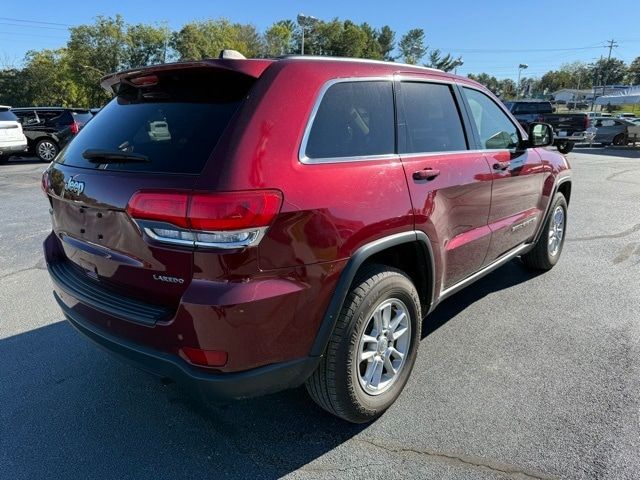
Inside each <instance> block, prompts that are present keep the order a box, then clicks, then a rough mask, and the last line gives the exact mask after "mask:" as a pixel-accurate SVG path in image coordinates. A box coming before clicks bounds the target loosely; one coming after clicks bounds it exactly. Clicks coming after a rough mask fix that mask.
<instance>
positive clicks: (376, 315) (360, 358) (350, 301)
mask: <svg viewBox="0 0 640 480" xmlns="http://www.w3.org/2000/svg"><path fill="white" fill-rule="evenodd" d="M421 327H422V312H421V310H420V299H419V297H418V293H417V292H416V289H415V287H414V285H413V283H412V282H411V280H410V279H409V278H408V277H407V276H406V274H404V273H403V272H401V271H400V270H396V269H393V268H390V267H386V266H382V265H372V266H369V267H367V268H366V270H364V271H363V272H362V273H361V274H360V275H358V276H357V278H356V280H355V281H354V284H353V286H352V288H351V291H350V292H349V294H348V295H347V298H346V300H345V303H344V305H343V307H342V310H341V312H340V315H339V316H338V319H337V322H336V327H335V330H334V332H333V334H332V335H331V338H330V339H329V344H328V346H327V350H326V352H325V355H324V357H323V358H322V360H321V362H320V364H319V366H318V368H317V369H316V371H315V372H314V373H313V374H312V375H311V377H310V378H309V379H308V380H307V382H306V387H307V391H308V392H309V395H310V396H311V398H312V399H313V400H314V401H315V402H316V403H317V404H318V405H319V406H320V407H322V408H323V409H325V410H326V411H328V412H329V413H332V414H334V415H336V416H338V417H340V418H342V419H344V420H347V421H349V422H353V423H365V422H369V421H371V420H373V419H375V418H377V417H379V416H380V415H381V414H382V413H383V412H384V411H385V410H386V409H387V408H389V406H391V404H392V403H393V402H394V401H395V400H396V399H397V398H398V396H399V395H400V392H402V389H403V388H404V386H405V384H406V383H407V380H408V379H409V375H410V373H411V370H412V368H413V365H414V363H415V360H416V356H417V353H418V346H419V344H420V338H421Z"/></svg>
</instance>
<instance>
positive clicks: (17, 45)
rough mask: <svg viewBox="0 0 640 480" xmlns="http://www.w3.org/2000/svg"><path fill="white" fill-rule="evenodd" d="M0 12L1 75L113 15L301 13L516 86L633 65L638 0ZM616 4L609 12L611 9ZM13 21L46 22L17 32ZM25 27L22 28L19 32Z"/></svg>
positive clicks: (198, 0)
mask: <svg viewBox="0 0 640 480" xmlns="http://www.w3.org/2000/svg"><path fill="white" fill-rule="evenodd" d="M4 3H5V4H4V5H3V7H2V9H1V10H0V67H1V66H3V65H6V64H12V63H13V64H20V62H21V60H22V58H23V57H24V54H25V53H26V52H27V51H28V50H30V49H42V48H57V47H61V46H63V45H64V44H65V42H66V39H67V33H66V31H65V26H66V25H77V24H80V23H90V22H91V21H92V19H93V18H94V17H95V16H96V15H100V14H101V15H115V14H116V13H120V14H122V15H123V16H124V18H125V20H126V21H127V22H130V23H138V22H149V23H154V22H167V23H168V24H169V26H170V27H172V28H174V29H177V28H179V27H180V26H181V25H182V24H183V23H185V22H189V21H191V20H198V19H206V18H218V17H227V18H229V19H230V20H233V21H237V22H243V23H253V24H254V25H256V26H257V27H258V28H259V29H260V30H264V29H265V28H266V27H268V26H269V25H270V24H271V23H272V22H274V21H276V20H279V19H283V18H295V16H296V14H297V13H299V12H304V13H306V14H309V15H314V16H316V17H318V18H321V19H331V18H333V17H339V18H341V19H347V18H349V19H351V20H354V21H355V22H357V23H360V22H365V21H366V22H368V23H370V24H371V25H373V26H376V27H380V26H382V25H385V24H388V25H389V26H391V28H393V29H394V30H395V31H396V32H397V37H398V38H399V37H400V35H402V34H403V33H404V32H406V31H407V30H409V29H411V28H414V27H420V28H422V29H424V31H425V32H426V37H427V44H428V45H429V46H430V47H433V48H440V49H441V50H443V51H444V52H451V53H453V54H455V55H461V56H462V57H463V59H464V65H463V66H462V67H461V68H459V69H458V73H459V74H467V73H470V72H473V73H479V72H487V73H490V74H492V75H495V76H496V77H498V78H515V77H516V76H517V66H518V64H519V63H526V64H528V65H529V69H528V71H527V72H526V74H527V75H531V76H540V75H542V74H543V73H545V72H546V71H547V70H549V69H553V68H557V67H558V66H560V65H561V64H562V63H566V62H572V61H576V60H581V61H585V62H592V61H594V60H597V59H598V58H599V57H600V55H606V54H607V50H606V49H605V48H604V47H603V46H604V45H605V43H606V41H607V40H609V39H611V38H613V39H615V40H616V41H617V42H618V44H619V47H618V48H616V49H615V50H614V53H613V54H614V56H616V57H618V58H622V59H623V60H625V61H626V62H630V61H631V60H633V59H634V58H635V57H637V56H640V16H639V14H640V0H617V1H616V2H614V3H613V4H610V6H607V4H606V3H605V2H602V1H600V0H598V1H593V0H591V1H588V0H583V1H572V0H571V1H549V0H535V1H531V2H521V1H510V2H507V1H490V0H485V1H481V0H475V1H470V0H458V1H451V0H449V1H444V2H427V1H424V0H399V1H398V0H396V1H395V2H377V3H374V2H373V1H371V0H369V1H360V0H358V1H355V0H351V1H344V0H341V1H338V0H323V1H307V2H294V1H282V0H231V1H225V2H223V1H205V0H182V1H180V2H176V1H175V0H154V1H148V0H133V1H128V2H114V1H109V2H106V1H97V0H95V1H70V2H48V1H47V2H45V1H44V0H42V1H35V0H32V1H18V0H8V1H6V2H4ZM614 5H615V6H614ZM20 20H30V21H39V22H51V23H57V24H60V25H52V24H47V23H40V24H35V23H29V24H27V23H25V22H21V21H20ZM27 25H28V26H27Z"/></svg>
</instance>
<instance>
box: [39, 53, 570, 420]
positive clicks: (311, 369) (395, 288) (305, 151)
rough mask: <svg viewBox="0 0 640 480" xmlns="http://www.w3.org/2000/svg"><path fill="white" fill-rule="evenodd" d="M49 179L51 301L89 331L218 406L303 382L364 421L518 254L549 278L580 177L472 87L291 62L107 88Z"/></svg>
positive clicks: (200, 70)
mask: <svg viewBox="0 0 640 480" xmlns="http://www.w3.org/2000/svg"><path fill="white" fill-rule="evenodd" d="M102 86H103V87H104V88H105V89H107V90H108V91H110V92H111V93H112V94H113V96H114V98H113V100H112V101H111V102H110V103H109V104H108V105H107V106H105V107H104V109H103V110H102V111H101V112H100V114H99V115H97V116H96V117H95V118H94V119H93V120H92V121H91V122H89V123H88V124H87V126H86V127H85V128H84V129H83V130H82V131H81V132H80V133H79V134H78V135H77V137H76V138H75V139H74V140H73V141H72V142H71V143H70V144H69V145H67V146H66V147H65V148H64V149H63V150H62V151H61V152H60V154H59V155H58V157H57V158H56V159H55V161H54V162H53V163H51V165H50V166H49V167H48V169H47V170H46V171H45V172H44V176H43V180H42V187H43V189H44V191H45V193H46V195H47V197H48V200H49V202H50V203H51V209H50V211H51V219H52V223H53V231H52V233H51V234H50V235H49V236H48V238H47V239H46V241H45V244H44V250H45V255H46V260H47V266H48V269H49V272H50V274H51V278H52V280H53V283H54V285H55V292H54V296H55V299H56V300H57V302H58V303H59V305H60V307H61V308H62V311H63V312H64V315H65V316H66V317H67V318H68V320H69V321H70V322H71V324H72V325H73V326H74V327H76V328H77V329H78V330H79V331H80V332H81V333H83V334H84V335H86V336H87V337H89V338H90V339H92V340H94V341H95V342H96V343H98V344H99V345H101V346H102V347H104V348H106V349H107V350H109V351H111V352H112V353H114V354H117V355H118V356H120V357H123V358H125V359H126V360H128V361H130V362H132V363H134V364H136V365H138V366H140V367H142V368H143V369H145V370H148V371H150V372H152V373H155V374H157V375H160V376H162V377H167V378H171V379H174V380H176V381H181V382H186V383H189V384H191V385H192V386H194V387H195V389H196V390H197V391H201V392H205V393H206V394H207V395H209V396H211V397H223V398H244V397H250V396H255V395H262V394H266V393H271V392H275V391H278V390H283V389H286V388H291V387H296V386H299V385H301V384H303V383H306V387H307V390H308V392H309V394H310V395H311V397H312V398H313V399H314V400H315V401H316V402H317V403H318V404H319V405H320V406H321V407H322V408H324V409H326V410H328V411H329V412H331V413H333V414H335V415H338V416H340V417H342V418H344V419H346V420H349V421H352V422H365V421H369V420H371V419H373V418H375V417H376V416H378V415H380V414H381V413H382V412H383V411H384V410H385V409H386V408H387V407H389V406H390V405H391V403H393V401H394V400H395V399H396V398H397V397H398V395H399V394H400V392H401V391H402V389H403V387H404V385H405V384H406V382H407V379H408V377H409V374H410V372H411V369H412V367H413V364H414V362H415V359H416V354H417V351H418V346H419V343H420V339H421V324H422V321H423V318H425V317H426V316H427V315H428V313H429V312H431V311H432V310H433V309H434V308H435V307H436V305H437V304H438V303H439V302H440V301H442V300H443V299H444V298H446V297H448V296H450V295H452V294H453V293H455V292H456V291H458V290H460V289H461V288H463V287H465V286H467V285H469V284H470V283H472V282H473V281H475V280H477V279H479V278H480V277H482V276H483V275H485V274H486V273H488V272H490V271H492V270H493V269H495V268H497V267H499V266H501V265H503V264H504V263H505V262H508V261H510V260H511V259H513V258H515V257H518V256H519V257H520V258H521V260H522V262H523V263H524V264H525V265H527V266H529V267H532V268H535V269H542V270H546V269H550V268H551V267H553V265H554V264H555V263H556V262H557V261H558V258H559V256H560V252H561V250H562V246H563V241H564V238H565V235H564V233H565V225H566V218H567V204H568V202H569V197H570V193H571V179H570V169H569V166H568V164H567V161H566V160H565V158H564V157H563V156H562V155H560V154H558V153H555V152H552V151H548V150H546V149H543V148H541V147H544V146H547V145H550V144H551V143H552V142H553V134H552V132H551V129H550V127H549V126H548V125H546V124H541V123H534V124H531V125H530V128H529V131H528V132H525V131H524V130H523V129H522V128H521V127H520V126H519V124H518V122H517V121H516V120H515V119H514V118H513V116H511V114H510V113H509V112H508V111H507V109H506V108H505V107H504V106H503V105H502V103H501V102H500V101H499V100H498V99H497V98H495V97H494V96H493V95H492V94H491V93H490V92H489V91H487V90H486V89H485V88H484V87H482V86H481V85H479V84H477V83H475V82H473V81H471V80H469V79H467V78H462V77H457V76H454V75H450V74H447V73H443V72H441V71H438V70H433V69H428V68H422V67H415V66H408V65H402V64H395V63H384V62H378V61H367V60H355V59H338V58H309V57H285V58H281V59H275V60H274V59H271V60H255V59H249V60H247V59H225V58H222V59H217V60H204V61H199V62H188V63H176V64H166V65H159V66H154V67H149V68H144V69H136V70H130V71H126V72H121V73H116V74H112V75H109V76H106V77H105V78H104V79H103V80H102Z"/></svg>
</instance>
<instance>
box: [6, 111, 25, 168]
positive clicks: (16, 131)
mask: <svg viewBox="0 0 640 480" xmlns="http://www.w3.org/2000/svg"><path fill="white" fill-rule="evenodd" d="M26 149H27V137H25V136H24V133H23V132H22V125H20V122H18V117H16V116H15V115H14V114H13V112H12V111H11V107H7V106H4V105H0V163H5V162H6V161H7V160H9V157H10V156H11V155H12V154H15V153H18V152H24V151H25V150H26Z"/></svg>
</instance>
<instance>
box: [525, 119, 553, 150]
mask: <svg viewBox="0 0 640 480" xmlns="http://www.w3.org/2000/svg"><path fill="white" fill-rule="evenodd" d="M549 145H553V129H552V128H551V125H549V124H548V123H539V122H534V123H530V124H529V146H530V147H534V148H535V147H548V146H549Z"/></svg>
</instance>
